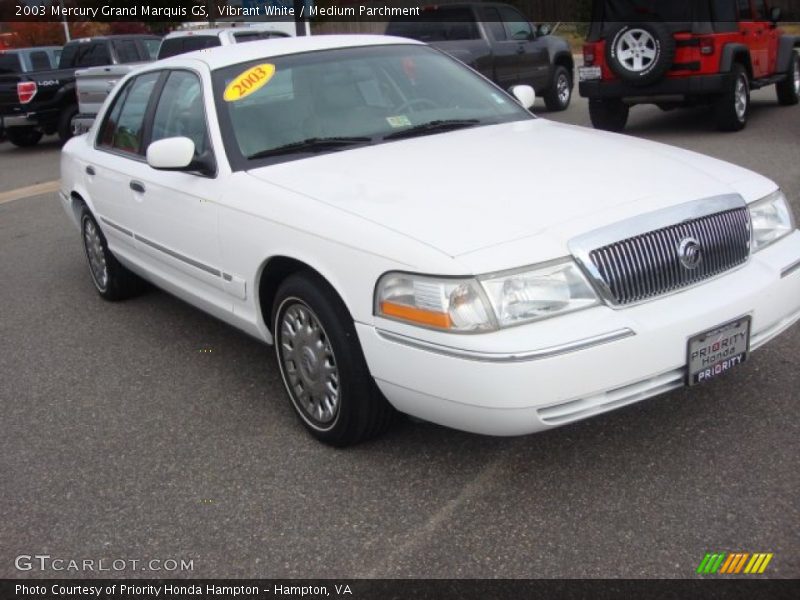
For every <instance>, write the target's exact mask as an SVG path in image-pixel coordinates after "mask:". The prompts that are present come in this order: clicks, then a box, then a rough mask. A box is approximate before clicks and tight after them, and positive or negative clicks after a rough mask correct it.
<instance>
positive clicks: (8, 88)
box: [0, 73, 22, 115]
mask: <svg viewBox="0 0 800 600" xmlns="http://www.w3.org/2000/svg"><path fill="white" fill-rule="evenodd" d="M20 81H22V76H20V75H18V74H14V73H7V74H4V75H0V115H10V114H13V113H18V112H21V111H22V105H21V104H20V103H19V97H18V96H17V83H18V82H20Z"/></svg>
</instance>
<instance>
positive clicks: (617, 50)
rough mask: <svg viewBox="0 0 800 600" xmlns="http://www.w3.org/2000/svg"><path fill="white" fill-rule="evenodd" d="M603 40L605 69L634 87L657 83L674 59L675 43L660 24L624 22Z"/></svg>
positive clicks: (667, 30)
mask: <svg viewBox="0 0 800 600" xmlns="http://www.w3.org/2000/svg"><path fill="white" fill-rule="evenodd" d="M606 40H607V41H606V61H607V62H608V66H609V67H611V70H612V71H614V73H616V74H617V76H618V77H619V78H620V79H622V80H623V81H627V82H628V83H632V84H634V85H648V84H650V83H653V82H655V81H657V80H658V79H660V78H661V77H663V76H664V74H665V73H666V72H667V70H668V69H669V68H670V67H671V66H672V61H673V59H674V58H675V40H674V38H673V37H672V34H671V33H670V31H669V29H667V27H665V26H664V25H662V24H661V23H624V24H621V25H620V26H619V27H616V28H614V29H613V30H612V31H611V33H610V35H609V36H608V37H607V38H606Z"/></svg>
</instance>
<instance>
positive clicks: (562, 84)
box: [556, 73, 571, 106]
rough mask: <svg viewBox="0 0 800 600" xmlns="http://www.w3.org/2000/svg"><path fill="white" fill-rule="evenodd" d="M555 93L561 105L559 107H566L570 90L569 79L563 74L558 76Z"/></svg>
mask: <svg viewBox="0 0 800 600" xmlns="http://www.w3.org/2000/svg"><path fill="white" fill-rule="evenodd" d="M556 91H557V92H558V101H559V102H560V103H561V106H566V105H567V102H569V98H570V95H571V90H570V89H569V77H567V76H566V75H564V74H563V73H562V74H561V75H559V76H558V81H557V82H556Z"/></svg>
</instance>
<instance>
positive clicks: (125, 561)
mask: <svg viewBox="0 0 800 600" xmlns="http://www.w3.org/2000/svg"><path fill="white" fill-rule="evenodd" d="M14 566H15V567H16V569H17V571H48V572H49V571H55V572H62V571H63V572H69V573H87V572H120V571H157V572H158V571H160V572H170V573H172V572H176V571H194V559H191V560H186V559H183V558H166V559H161V558H147V559H139V558H62V557H53V556H50V555H49V554H20V555H19V556H17V558H15V559H14Z"/></svg>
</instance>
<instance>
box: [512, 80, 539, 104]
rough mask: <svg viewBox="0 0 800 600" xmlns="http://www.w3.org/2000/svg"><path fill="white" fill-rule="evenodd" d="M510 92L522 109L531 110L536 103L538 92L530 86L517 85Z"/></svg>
mask: <svg viewBox="0 0 800 600" xmlns="http://www.w3.org/2000/svg"><path fill="white" fill-rule="evenodd" d="M510 91H511V93H512V94H513V95H514V98H516V99H517V102H519V103H520V104H521V105H522V108H525V109H529V108H531V107H532V106H533V103H534V102H536V92H535V91H534V90H533V88H532V87H531V86H529V85H515V86H514V87H512V88H511V90H510Z"/></svg>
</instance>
